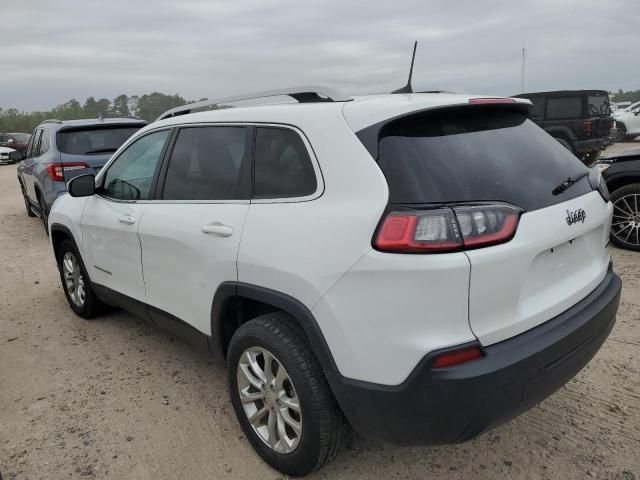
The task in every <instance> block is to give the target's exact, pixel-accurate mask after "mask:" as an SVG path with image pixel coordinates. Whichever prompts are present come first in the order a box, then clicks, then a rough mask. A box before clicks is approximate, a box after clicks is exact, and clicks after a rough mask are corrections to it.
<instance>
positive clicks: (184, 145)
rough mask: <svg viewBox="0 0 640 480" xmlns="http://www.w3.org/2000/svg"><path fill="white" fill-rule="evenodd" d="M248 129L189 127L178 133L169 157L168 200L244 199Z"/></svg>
mask: <svg viewBox="0 0 640 480" xmlns="http://www.w3.org/2000/svg"><path fill="white" fill-rule="evenodd" d="M250 131H251V130H250V128H249V127H222V126H220V127H217V126H216V127H189V128H183V129H181V130H180V133H179V134H178V138H177V139H176V143H175V146H174V147H173V151H172V152H171V157H170V158H169V166H168V168H167V174H166V179H165V182H164V189H163V193H162V198H163V199H165V200H233V199H238V198H243V195H242V177H243V175H242V166H243V164H246V163H247V162H246V161H244V160H245V156H248V155H249V152H250V149H249V148H248V145H250V138H249V132H250Z"/></svg>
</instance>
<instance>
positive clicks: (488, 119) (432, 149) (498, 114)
mask: <svg viewBox="0 0 640 480" xmlns="http://www.w3.org/2000/svg"><path fill="white" fill-rule="evenodd" d="M378 163H379V165H380V168H381V169H382V171H383V173H384V174H385V176H386V178H387V183H388V185H389V201H390V202H391V203H402V204H424V203H449V202H478V201H503V202H508V203H511V204H513V205H516V206H519V207H521V208H523V209H525V210H535V209H538V208H543V207H546V206H549V205H553V204H556V203H560V202H564V201H566V200H568V199H570V198H573V197H577V196H579V195H582V194H585V193H587V192H589V191H591V187H590V186H589V182H588V181H587V179H586V178H584V179H582V180H580V181H579V182H577V183H576V184H575V185H574V186H573V187H572V188H571V190H567V191H566V192H564V193H562V194H553V193H552V191H553V189H554V188H555V187H556V186H557V185H558V184H559V183H560V182H562V181H564V180H566V179H567V178H568V177H575V176H578V175H580V174H582V173H584V172H585V171H586V168H585V166H584V165H583V164H582V163H581V162H580V161H579V160H578V159H577V158H576V157H575V156H573V155H572V154H571V153H569V152H568V151H567V150H566V149H565V148H564V147H562V146H561V145H560V144H559V143H558V142H557V141H555V140H554V139H553V138H552V137H551V136H549V134H547V133H546V132H545V131H544V130H542V129H541V128H539V127H538V126H536V125H535V124H534V123H533V122H532V121H531V120H529V119H527V117H526V116H525V115H524V114H523V113H520V112H514V111H507V110H496V109H486V108H485V109H482V108H475V109H469V108H468V107H467V108H466V109H465V108H450V109H443V110H434V111H431V112H427V113H420V114H416V115H412V116H410V117H404V118H401V119H399V120H396V121H393V122H391V123H389V124H388V125H386V126H385V127H383V129H382V131H381V133H380V138H379V159H378Z"/></svg>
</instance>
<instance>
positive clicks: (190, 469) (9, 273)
mask: <svg viewBox="0 0 640 480" xmlns="http://www.w3.org/2000/svg"><path fill="white" fill-rule="evenodd" d="M635 145H637V146H640V142H635ZM631 146H634V143H626V144H622V145H621V146H616V148H627V147H631ZM0 243H1V244H2V245H3V246H4V248H2V249H1V250H0V265H1V268H2V274H1V277H0V279H1V280H0V472H2V475H3V478H4V479H5V480H6V479H14V478H15V479H63V478H64V479H67V478H89V479H92V478H100V479H104V478H113V479H153V480H158V479H177V478H185V479H218V478H222V479H224V478H243V479H244V478H246V479H255V478H261V479H276V478H281V477H280V475H279V474H278V472H276V471H274V470H272V469H271V468H269V467H268V466H267V465H266V464H264V463H263V462H262V461H261V460H260V459H259V458H258V456H257V455H255V454H254V453H253V451H252V449H251V447H250V446H249V444H248V443H247V440H246V439H245V438H244V436H243V434H242V431H241V430H240V427H239V426H238V424H237V422H236V420H235V417H234V414H233V410H232V408H231V405H230V403H229V400H228V396H227V390H226V385H225V381H224V372H223V370H222V368H221V367H220V366H218V365H216V364H212V363H211V362H210V361H208V359H206V358H203V357H202V356H200V355H199V354H197V353H196V352H195V351H194V350H192V349H191V348H190V347H189V346H188V345H187V344H185V343H183V342H182V341H179V340H174V339H173V338H172V337H170V336H169V335H167V334H165V333H163V332H161V331H159V330H157V329H154V328H151V327H148V326H147V325H145V324H144V323H142V322H141V321H140V320H138V319H136V318H135V317H133V316H131V315H129V314H127V313H124V312H113V313H111V314H109V315H107V316H104V317H101V318H99V319H96V320H94V321H85V320H82V319H80V318H79V317H76V316H75V315H74V314H73V313H72V312H71V310H70V309H69V308H68V306H67V304H66V301H65V298H64V295H63V293H62V289H61V287H60V284H59V279H58V275H57V270H56V268H55V265H54V261H53V257H52V254H51V248H50V246H49V244H48V241H47V238H46V237H45V235H44V231H43V228H42V224H41V222H40V221H39V220H38V219H36V218H28V217H27V216H26V214H25V211H24V206H23V203H22V199H21V197H20V194H19V190H18V185H17V182H16V175H15V166H0ZM611 254H612V256H613V259H614V262H615V268H616V271H617V272H618V274H619V275H620V276H621V277H622V278H623V281H624V287H623V292H622V302H621V304H620V311H619V315H618V322H617V324H616V326H615V328H614V330H613V332H612V334H611V336H610V337H609V339H608V340H607V342H606V343H605V344H604V346H603V348H602V349H601V351H600V352H599V353H598V354H597V356H596V357H595V358H594V359H593V361H592V362H591V363H590V364H589V365H588V366H587V367H586V368H585V369H584V370H583V371H582V372H581V373H579V374H578V376H577V377H576V378H575V379H573V380H572V381H571V382H569V383H568V384H567V385H566V386H565V387H563V388H562V389H561V390H559V391H558V392H557V393H556V394H554V395H552V396H551V397H550V398H548V399H547V400H545V401H544V402H542V404H540V405H539V406H537V407H536V408H534V409H532V410H531V411H529V412H527V413H526V414H524V415H522V416H521V417H519V418H517V419H515V420H513V421H511V422H509V423H508V424H506V425H503V426H501V427H499V428H497V429H495V430H493V431H491V432H488V433H486V434H484V435H482V436H480V437H479V438H477V439H475V440H473V441H470V442H468V443H465V444H461V445H455V446H447V447H438V448H426V447H424V448H399V447H394V446H391V445H383V444H379V443H375V442H371V441H368V440H364V439H360V438H354V439H353V440H352V441H350V443H349V445H348V446H347V448H345V449H344V450H343V452H342V454H341V455H340V456H339V457H338V458H337V459H336V460H335V461H334V462H332V463H331V464H329V465H328V466H327V467H326V468H324V469H323V470H322V471H321V472H319V473H317V474H315V475H312V476H310V477H308V478H343V479H371V478H384V479H392V478H430V479H445V478H446V479H449V480H451V479H469V478H474V479H496V478H517V479H521V478H522V479H524V478H549V479H562V478H572V479H573V478H576V479H577V478H580V479H582V478H602V479H621V480H622V479H624V480H630V479H640V254H637V253H630V252H625V251H622V250H618V249H615V248H611Z"/></svg>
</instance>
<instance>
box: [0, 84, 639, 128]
mask: <svg viewBox="0 0 640 480" xmlns="http://www.w3.org/2000/svg"><path fill="white" fill-rule="evenodd" d="M610 97H611V101H612V102H625V101H630V102H632V103H633V102H638V101H640V90H630V91H628V92H625V91H623V90H618V91H617V92H615V93H613V92H611V93H610ZM186 103H191V101H186V100H185V99H184V98H183V97H181V96H180V95H178V94H175V95H166V94H164V93H159V92H153V93H148V94H144V95H142V96H138V95H132V96H130V97H129V96H127V95H124V94H123V95H118V96H117V97H116V98H114V99H113V100H109V99H107V98H101V99H99V100H96V99H95V98H94V97H89V98H87V99H86V100H85V102H84V104H81V103H80V102H79V101H78V100H76V99H75V98H74V99H71V100H69V101H68V102H65V103H63V104H62V105H58V106H57V107H55V108H53V109H52V110H49V111H46V112H39V111H37V112H22V111H20V110H18V109H16V108H7V109H2V108H0V132H27V133H30V132H32V131H33V129H34V128H35V127H36V126H37V125H38V124H39V123H40V122H42V121H43V120H46V119H49V118H57V119H59V120H74V119H78V118H97V117H98V116H100V115H104V116H118V117H129V116H135V117H140V118H143V119H145V120H147V121H148V122H152V121H154V120H155V119H156V118H158V116H159V115H160V114H161V113H163V112H165V111H167V110H169V109H170V108H174V107H179V106H181V105H185V104H186Z"/></svg>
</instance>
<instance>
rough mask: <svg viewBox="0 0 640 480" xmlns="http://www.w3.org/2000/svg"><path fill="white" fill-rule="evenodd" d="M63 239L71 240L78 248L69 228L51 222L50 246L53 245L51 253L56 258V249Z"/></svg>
mask: <svg viewBox="0 0 640 480" xmlns="http://www.w3.org/2000/svg"><path fill="white" fill-rule="evenodd" d="M65 240H71V241H72V242H73V243H74V245H75V246H76V249H77V248H78V242H76V239H75V238H74V236H73V233H71V230H69V229H68V228H67V227H65V226H64V225H61V224H59V223H53V224H51V246H52V247H53V254H54V255H55V257H56V260H57V258H58V249H59V248H60V245H61V244H62V242H64V241H65ZM56 263H57V261H56Z"/></svg>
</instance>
